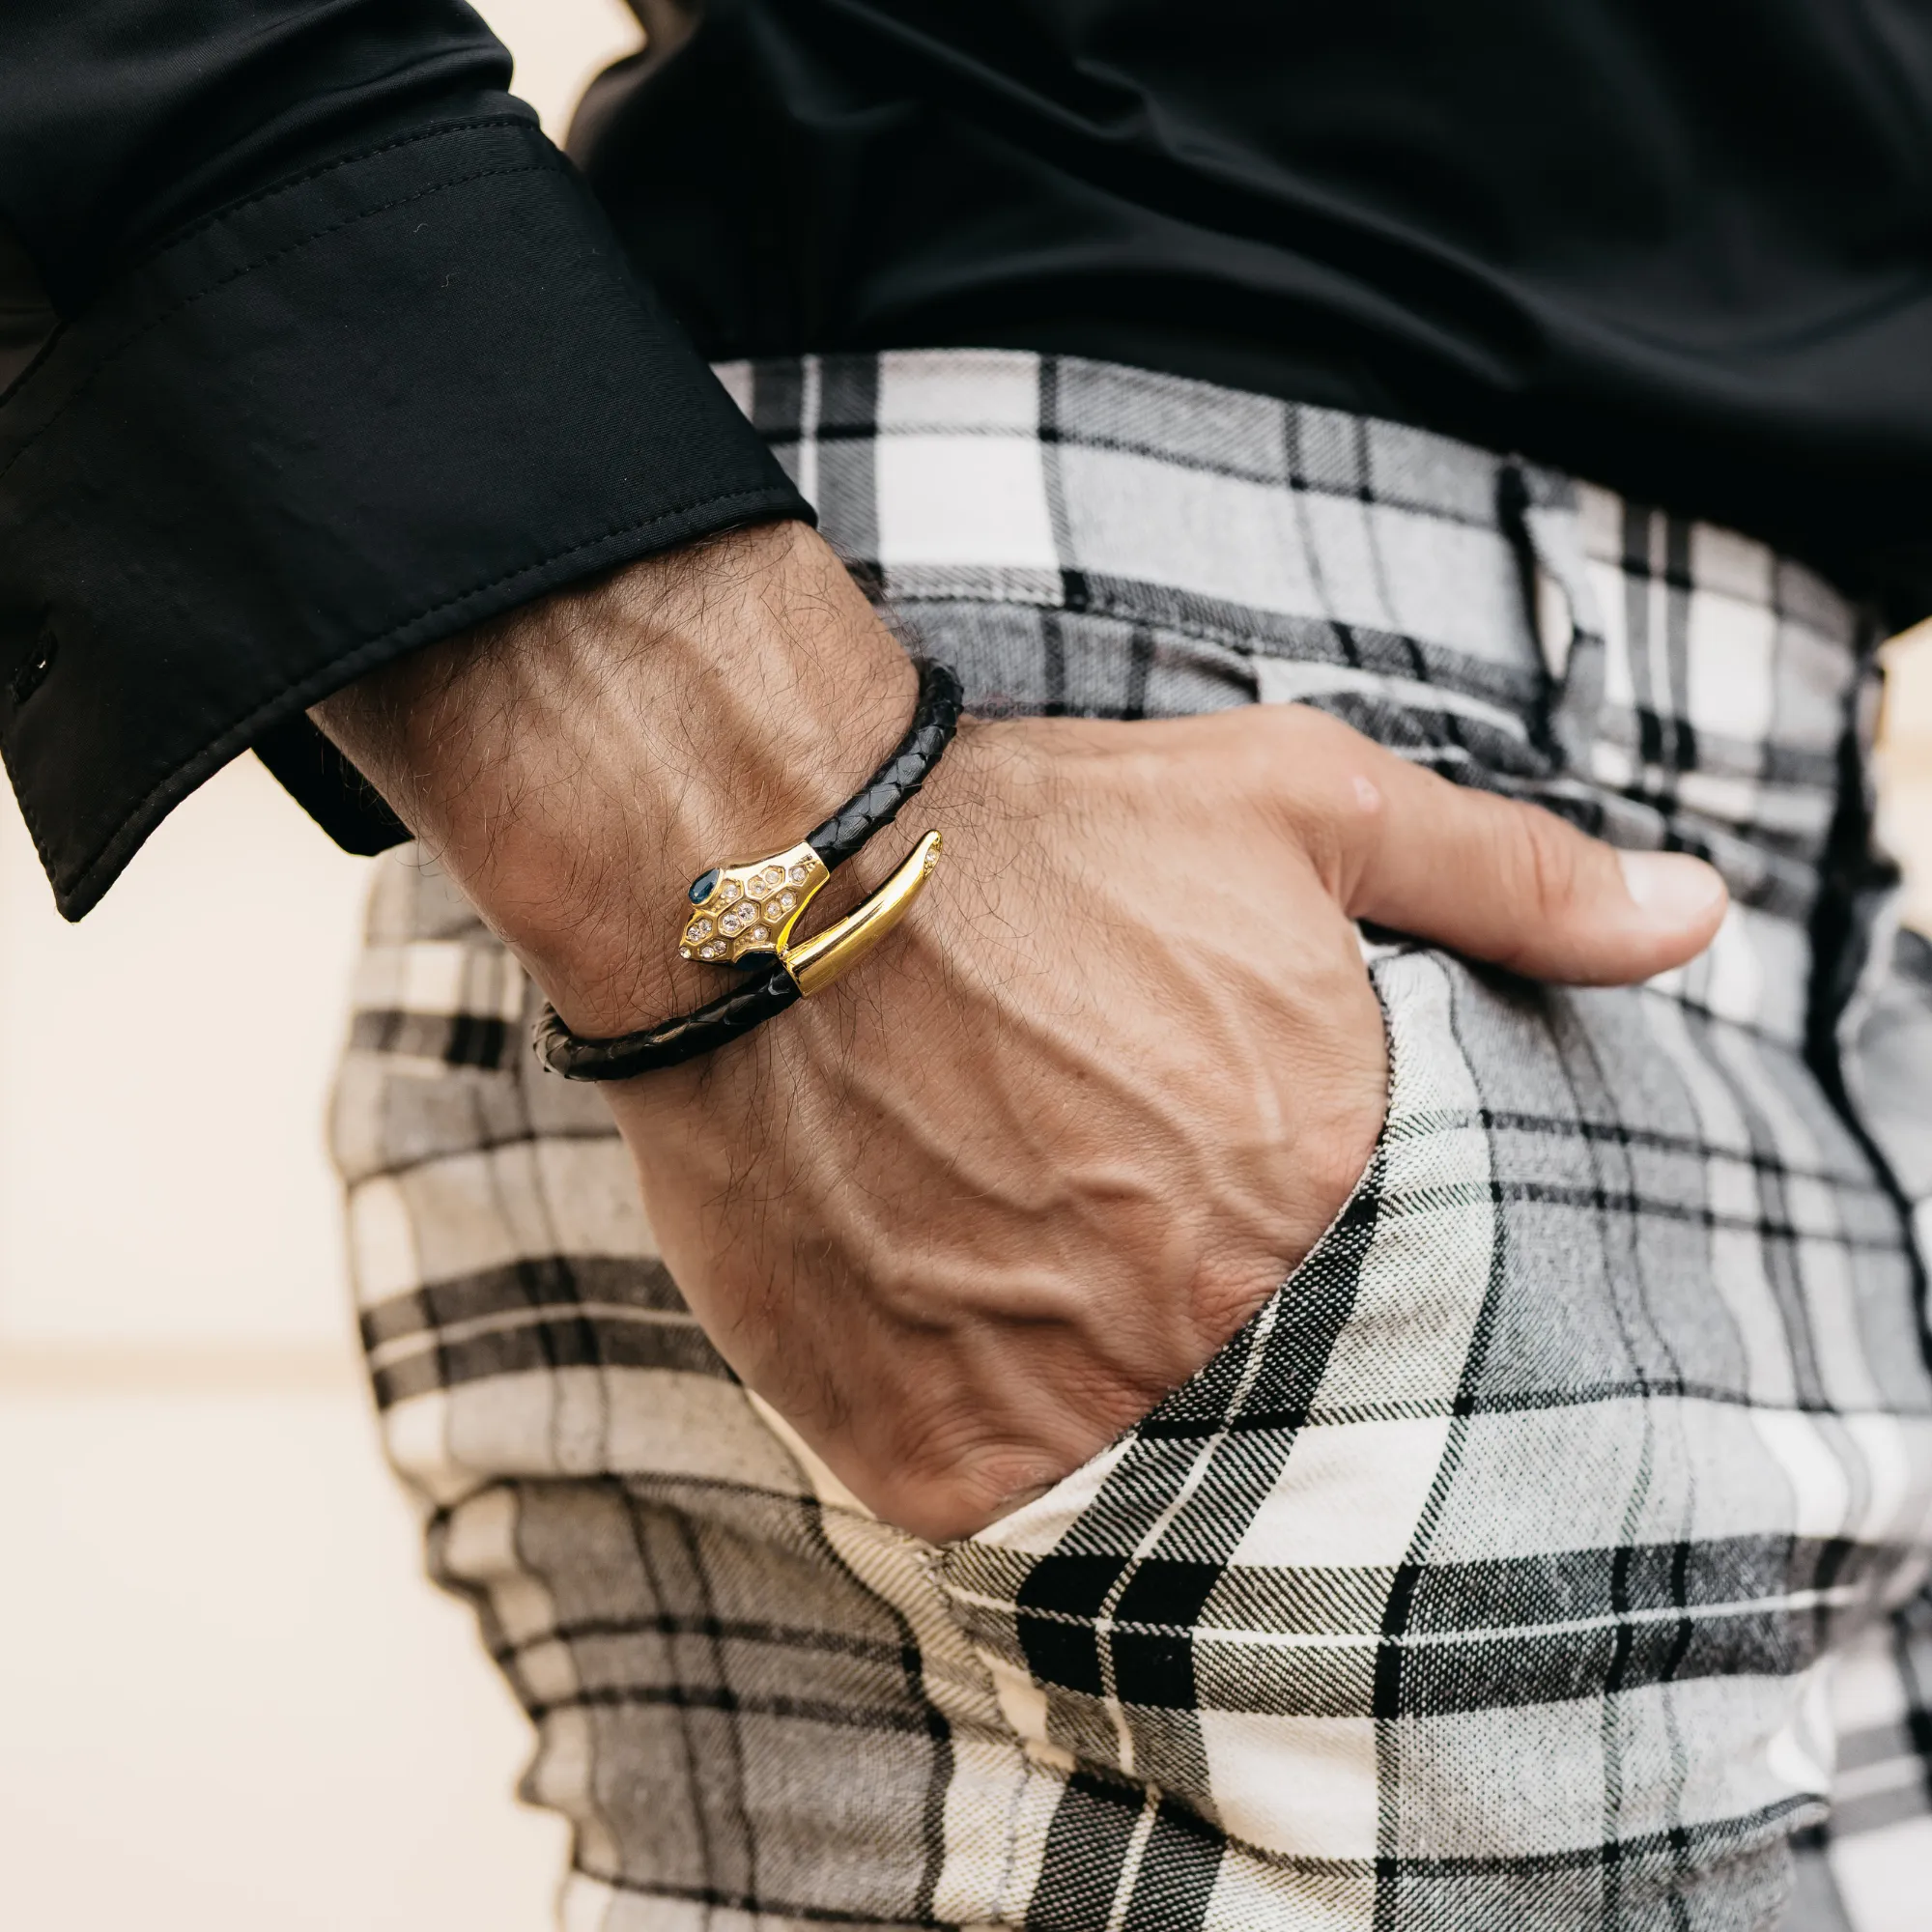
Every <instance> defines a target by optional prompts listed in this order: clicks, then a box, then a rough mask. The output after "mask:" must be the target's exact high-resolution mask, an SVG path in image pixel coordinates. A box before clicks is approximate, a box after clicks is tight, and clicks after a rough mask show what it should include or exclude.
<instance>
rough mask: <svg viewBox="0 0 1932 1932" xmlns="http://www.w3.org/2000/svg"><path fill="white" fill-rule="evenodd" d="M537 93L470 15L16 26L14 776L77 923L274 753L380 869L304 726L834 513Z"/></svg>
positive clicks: (71, 0)
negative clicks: (548, 121)
mask: <svg viewBox="0 0 1932 1932" xmlns="http://www.w3.org/2000/svg"><path fill="white" fill-rule="evenodd" d="M508 81H509V59H508V56H507V55H506V54H505V53H504V51H503V49H502V48H501V47H500V46H499V45H498V44H497V42H496V41H494V40H493V39H492V38H491V37H490V35H489V33H488V31H487V30H486V29H485V28H484V26H483V24H482V22H481V21H480V20H479V19H478V18H477V17H476V15H475V14H472V13H471V12H470V11H469V8H468V7H466V6H463V5H460V4H456V0H6V5H5V6H4V7H0V254H6V253H7V252H8V251H9V250H11V251H12V252H13V253H14V254H15V255H17V256H18V257H20V258H22V259H23V260H24V262H25V263H26V264H27V265H28V266H29V267H30V268H31V270H32V271H33V272H34V273H35V274H36V275H37V276H38V280H39V283H40V285H41V287H42V288H43V290H44V292H45V295H46V297H47V298H48V300H49V302H50V304H51V307H52V310H53V311H54V313H55V314H56V315H57V316H58V318H59V326H58V327H57V328H56V329H55V330H54V333H53V334H52V336H51V337H50V339H49V340H48V341H47V343H46V345H45V346H44V347H43V349H42V350H41V352H40V354H39V355H38V356H37V357H35V359H33V360H32V361H31V362H30V364H29V365H28V367H27V369H26V370H25V373H24V374H22V375H21V376H19V378H18V379H17V381H15V382H14V385H13V387H12V388H11V389H9V390H7V391H6V392H5V393H4V394H0V749H4V752H5V755H6V761H7V766H8V770H9V772H10V773H11V775H12V777H13V781H14V789H15V791H16V793H17V794H18V796H19V800H20V804H21V808H22V810H23V811H24V813H25V816H26V820H27V823H28V826H29V828H30V829H31V831H32V833H33V836H34V839H35V842H36V844H37V845H38V847H39V849H40V853H41V857H42V860H43V863H44V864H45V866H46V868H47V872H48V874H49V876H50V877H51V879H52V881H53V885H54V891H55V896H56V898H57V899H58V901H59V904H60V907H61V910H62V911H63V912H64V913H66V914H67V915H68V916H69V917H70V918H78V917H79V916H80V915H81V914H82V913H84V912H86V911H87V910H88V908H89V907H91V906H92V905H93V904H94V903H95V902H96V900H98V899H99V896H100V895H101V894H102V893H103V892H105V891H106V889H107V887H108V886H109V885H110V884H111V883H112V882H113V880H114V878H115V876H116V875H117V874H118V873H119V872H120V870H121V868H122V867H124V866H126V865H127V863H128V859H129V858H130V857H131V856H132V854H133V853H134V851H135V850H136V849H137V848H138V846H139V845H140V843H141V841H142V839H143V838H146V836H147V835H148V833H149V832H150V831H152V830H153V828H154V827H155V825H156V823H157V822H158V821H159V820H160V818H161V817H162V816H163V815H165V813H166V812H167V811H168V810H171V809H172V807H173V806H174V805H175V804H176V803H178V802H179V801H180V800H181V799H182V798H183V797H184V796H185V794H186V793H187V792H188V791H190V790H191V789H192V788H193V787H194V786H195V785H196V784H198V783H200V782H201V781H203V780H204V779H206V778H207V777H208V776H209V775H210V774H211V773H213V772H214V771H215V770H217V769H218V768H219V767H220V766H221V765H222V764H224V763H226V762H227V761H228V760H229V759H231V758H233V757H235V756H236V755H237V754H238V753H241V752H242V751H243V750H245V749H247V748H248V747H250V746H252V745H260V746H261V747H262V749H263V751H264V752H265V753H266V754H268V756H269V760H270V764H271V765H272V766H273V767H274V768H275V769H276V770H277V772H278V773H279V774H280V775H281V776H282V777H283V779H284V781H285V782H288V783H289V784H290V786H291V788H292V789H294V790H295V791H296V792H297V794H298V796H300V797H303V798H304V802H305V803H308V804H309V805H310V807H311V810H314V811H315V812H316V815H317V816H318V817H320V818H322V819H323V821H324V823H325V824H327V825H328V826H329V827H330V829H331V830H333V831H335V832H336V833H337V835H338V836H339V837H343V838H346V839H347V840H348V842H351V843H358V842H359V843H365V844H366V843H372V842H380V834H381V832H382V830H383V821H382V819H381V816H380V814H371V813H370V812H369V810H368V809H367V803H366V799H365V800H363V801H360V802H358V801H357V800H356V799H355V796H354V795H353V788H351V787H349V786H348V785H346V784H345V783H344V781H343V775H342V772H341V768H340V761H339V760H337V761H335V762H334V763H333V764H331V763H330V761H329V760H328V759H327V758H326V757H323V756H321V755H319V752H318V748H317V747H316V746H315V745H314V744H313V743H312V742H310V741H308V740H307V739H306V737H305V734H306V733H307V732H308V729H309V727H308V726H307V725H305V723H302V722H300V712H301V710H302V707H304V706H305V705H308V704H311V703H313V702H314V701H315V700H316V699H317V698H319V697H322V696H326V695H327V693H329V692H331V691H333V690H336V689H338V688H339V687H340V686H341V685H343V684H345V683H347V682H349V681H350V680H352V679H353V678H355V677H356V676H358V675H360V674H361V673H362V672H364V671H366V670H369V669H371V668H373V667H375V666H377V665H379V664H381V663H383V662H384V660H386V659H389V658H392V657H395V656H397V655H399V654H400V653H402V652H404V651H408V650H411V649H413V648H415V647H417V646H419V645H421V644H425V643H428V642H430V641H432V640H434V639H438V638H440V637H444V636H447V635H448V634H450V633H452V632H454V631H457V630H459V629H461V628H463V627H465V626H467V625H469V624H473V623H475V622H477V621H478V620H480V619H482V618H484V617H488V616H491V615H493V614H495V613H497V612H498V611H504V610H506V609H509V608H511V607H513V606H515V605H518V604H521V603H524V602H526V601H527V600H529V599H530V598H533V597H536V596H539V595H541V594H543V593H544V592H546V591H549V590H553V589H554V588H556V587H558V586H559V585H561V584H564V583H567V582H571V581H572V580H573V579H576V578H580V577H582V576H584V575H586V574H589V573H592V572H596V571H600V570H604V569H608V568H610V567H611V566H613V565H616V564H619V563H623V562H626V561H628V560H630V559H632V558H635V557H639V556H642V555H646V554H650V553H652V552H655V551H659V550H665V549H668V548H670V547H672V546H674V545H677V544H681V543H686V542H689V541H691V540H692V539H694V538H696V537H699V536H702V535H705V534H707V533H710V532H712V531H715V530H719V529H724V528H727V527H730V526H737V525H744V524H751V523H758V522H765V521H770V520H772V519H775V518H780V517H793V516H806V515H808V514H809V512H808V511H807V509H806V507H805V505H804V503H803V501H802V500H801V499H800V497H798V496H797V494H796V492H795V491H794V490H793V489H792V488H791V486H790V484H789V483H788V482H787V481H786V479H785V477H784V475H783V473H782V471H781V470H780V469H779V468H778V467H777V465H776V464H775V463H774V462H773V460H772V458H771V456H770V455H769V453H768V452H767V451H766V449H765V447H764V445H763V444H762V443H761V442H760V441H759V440H758V439H757V438H756V437H755V436H754V435H753V432H752V431H751V429H750V427H749V426H748V425H747V424H746V423H745V422H744V420H743V418H742V417H741V416H740V415H739V414H738V412H737V411H736V409H735V408H734V407H733V406H732V404H731V402H730V400H729V399H728V398H727V397H726V396H725V393H724V391H723V390H722V389H721V388H720V387H719V385H718V384H717V383H716V382H715V381H714V380H713V379H712V377H711V374H710V372H709V371H708V370H707V369H706V368H705V367H704V365H703V364H702V363H701V362H700V361H699V360H698V359H697V357H696V355H695V354H694V353H693V351H692V350H691V349H690V347H689V346H688V344H687V343H686V342H685V341H684V340H683V338H682V337H681V335H680V334H679V332H678V331H677V329H676V327H675V326H674V325H673V324H672V323H671V322H670V321H669V319H668V317H667V316H666V315H665V313H664V312H663V310H662V309H661V308H660V307H659V305H658V304H657V303H656V301H655V300H654V299H653V298H652V296H651V294H650V292H649V291H648V290H647V289H645V288H643V287H642V286H640V284H639V281H638V279H637V277H636V276H635V274H634V273H633V272H632V271H631V270H630V269H629V268H628V267H627V265H626V263H625V260H624V257H623V255H622V253H621V251H620V250H619V248H618V246H617V244H616V243H615V242H614V241H613V240H612V237H611V232H610V230H609V228H608V227H607V225H606V223H605V221H604V218H603V216H602V213H601V212H600V211H599V209H598V207H597V205H596V203H595V202H594V200H593V199H592V198H591V196H590V194H589V193H588V191H587V190H586V188H585V187H584V185H583V184H582V180H581V178H580V177H579V176H578V175H577V174H576V173H575V171H574V170H573V169H572V168H571V167H570V165H569V163H568V162H566V161H565V160H563V158H562V157H561V156H559V155H558V154H557V153H556V151H555V150H554V148H553V147H552V146H551V144H550V143H549V142H548V141H547V140H546V139H545V138H544V136H543V134H542V133H541V132H540V130H539V129H538V128H537V126H536V123H535V117H534V116H533V115H532V114H531V113H530V111H529V110H528V109H527V108H526V107H525V106H524V105H523V104H522V103H521V102H519V101H517V100H514V99H512V98H511V97H510V96H509V95H508V93H507V92H505V89H506V87H507V84H508ZM16 306H17V304H16ZM358 814H359V815H358ZM372 827H374V828H376V832H377V834H378V835H379V836H378V837H376V838H371V837H370V832H371V828H372Z"/></svg>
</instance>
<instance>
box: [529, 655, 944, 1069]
mask: <svg viewBox="0 0 1932 1932" xmlns="http://www.w3.org/2000/svg"><path fill="white" fill-rule="evenodd" d="M918 663H919V703H918V706H917V708H916V709H915V710H914V712H913V716H912V723H911V725H908V726H907V727H906V734H905V736H904V737H903V738H901V739H900V740H899V742H898V747H897V749H896V750H895V752H894V753H893V754H892V755H891V757H889V758H888V759H887V760H886V761H885V763H884V764H882V765H881V766H880V767H879V769H878V770H877V771H876V772H874V773H873V774H872V776H871V777H870V779H868V780H867V782H866V788H865V790H863V791H861V792H858V793H856V794H855V795H854V796H853V797H851V798H850V799H848V800H847V801H846V802H845V803H844V804H843V805H841V806H840V807H839V808H838V810H837V811H835V812H834V813H833V814H832V816H831V817H830V818H828V819H827V820H826V821H825V823H824V824H823V825H821V826H820V827H819V828H818V829H817V830H816V831H815V832H812V833H810V834H809V835H808V836H807V838H806V841H805V842H806V843H807V844H808V845H810V847H811V849H812V850H813V851H814V852H816V853H817V854H818V856H819V857H820V858H821V859H822V860H824V862H825V868H826V870H827V871H831V870H833V869H835V868H836V867H839V866H842V865H843V864H844V863H845V861H846V860H847V859H849V858H851V856H852V855H853V854H854V853H855V852H857V851H858V850H859V849H860V848H861V847H862V846H863V845H864V844H865V842H866V840H867V839H868V838H871V836H872V834H873V833H875V832H877V831H880V830H881V829H882V828H883V827H885V826H888V825H890V824H891V823H892V822H893V820H894V819H895V818H896V817H897V816H898V814H899V812H900V811H901V810H903V809H904V808H905V805H906V802H907V801H908V800H909V799H911V798H912V797H913V796H914V795H915V794H916V793H917V792H918V790H919V788H920V786H921V785H923V783H924V782H925V781H926V780H927V778H928V777H930V776H931V773H932V768H933V766H935V765H936V764H938V762H939V757H940V753H942V752H944V751H945V750H946V748H947V746H948V745H950V744H951V743H952V734H953V732H954V731H956V730H957V729H958V727H959V707H960V704H961V703H962V702H963V699H964V694H963V693H962V692H961V691H960V688H959V679H958V677H957V676H956V675H955V674H954V673H953V670H952V667H951V666H950V665H943V664H934V663H933V662H932V661H931V660H930V659H926V658H922V659H920V660H918ZM801 997H802V995H801V994H800V992H799V990H798V984H797V982H796V981H795V980H793V979H792V977H791V975H790V974H789V973H787V972H786V971H785V969H784V968H783V966H781V965H778V964H774V965H773V967H772V969H771V970H770V972H768V973H767V974H765V976H764V977H763V978H762V979H760V980H757V981H756V982H755V983H754V984H751V985H744V986H740V987H739V988H738V989H737V990H736V991H735V992H730V993H724V994H721V995H720V996H719V997H718V998H717V999H715V1000H707V1001H706V1002H705V1004H704V1005H703V1006H701V1007H698V1008H697V1009H695V1010H694V1011H692V1012H688V1013H683V1014H681V1015H679V1017H678V1018H676V1019H673V1020H663V1021H660V1022H659V1024H658V1025H656V1026H654V1027H645V1028H643V1029H642V1030H641V1031H640V1032H638V1033H624V1034H618V1035H616V1036H615V1037H613V1038H611V1039H584V1038H582V1037H579V1036H578V1035H577V1034H574V1033H572V1032H571V1030H570V1029H569V1028H568V1027H567V1026H565V1025H564V1023H563V1021H562V1020H561V1019H560V1018H558V1016H557V1013H556V1011H555V1009H554V1008H552V1007H546V1008H545V1009H543V1017H542V1018H541V1019H540V1020H538V1022H537V1026H536V1036H535V1038H534V1039H533V1041H532V1042H531V1043H532V1044H533V1045H534V1046H535V1048H536V1052H537V1058H538V1059H539V1060H541V1061H542V1062H543V1064H544V1065H546V1066H547V1067H549V1068H550V1070H551V1071H552V1072H553V1073H561V1074H562V1075H563V1077H564V1078H565V1079H566V1080H631V1079H635V1078H636V1076H637V1075H638V1074H639V1073H651V1072H655V1071H656V1070H657V1069H658V1068H660V1067H665V1066H675V1065H678V1064H679V1063H680V1062H681V1061H686V1060H696V1058H697V1056H698V1055H699V1054H701V1053H712V1052H715V1051H716V1050H717V1049H718V1048H719V1047H721V1046H724V1045H725V1044H727V1043H728V1042H729V1041H731V1040H734V1039H737V1038H738V1037H740V1036H741V1035H744V1034H748V1033H750V1032H751V1031H752V1029H753V1027H757V1026H763V1025H764V1023H765V1022H766V1021H767V1020H768V1019H770V1018H771V1017H772V1016H773V1015H774V1014H776V1013H781V1012H783V1011H784V1009H786V1008H787V1007H788V1006H790V1005H791V1004H792V1002H793V1001H794V1000H797V999H799V998H801Z"/></svg>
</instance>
